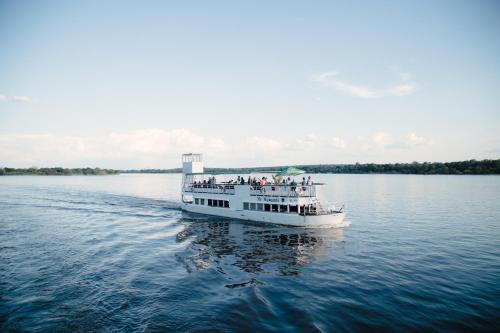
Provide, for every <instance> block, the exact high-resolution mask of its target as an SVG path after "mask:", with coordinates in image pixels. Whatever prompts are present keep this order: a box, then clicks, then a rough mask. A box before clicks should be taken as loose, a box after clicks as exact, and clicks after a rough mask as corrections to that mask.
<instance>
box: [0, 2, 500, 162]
mask: <svg viewBox="0 0 500 333" xmlns="http://www.w3.org/2000/svg"><path fill="white" fill-rule="evenodd" d="M499 36H500V2H498V1H485V0H478V1H460V0H453V1H446V0H442V1H421V0H419V1H405V0H401V1H125V0H122V1H72V0H69V1H17V0H13V1H5V0H0V167H1V166H9V167H53V166H62V167H86V166H90V167H102V168H116V169H129V168H173V167H179V166H180V164H181V159H180V155H181V154H182V153H187V152H199V153H203V154H204V159H205V164H206V165H208V166H212V167H244V166H271V165H293V164H327V163H355V162H360V163H366V162H373V163H388V162H413V161H420V162H423V161H458V160H469V159H495V158H500V39H499Z"/></svg>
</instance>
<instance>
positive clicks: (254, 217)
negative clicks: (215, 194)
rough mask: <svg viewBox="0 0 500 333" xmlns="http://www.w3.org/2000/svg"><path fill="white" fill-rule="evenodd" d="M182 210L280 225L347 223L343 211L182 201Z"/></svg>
mask: <svg viewBox="0 0 500 333" xmlns="http://www.w3.org/2000/svg"><path fill="white" fill-rule="evenodd" d="M181 208H182V210H184V211H187V212H192V213H198V214H206V215H212V216H222V217H229V218H234V219H240V220H247V221H255V222H265V223H273V224H280V225H288V226H296V227H312V228H340V227H345V226H347V225H348V222H347V221H345V213H341V212H339V213H331V214H324V215H305V216H304V215H299V214H290V213H277V212H273V213H271V212H262V211H248V210H231V209H228V208H222V207H220V208H219V207H207V206H200V205H193V204H189V203H182V206H181Z"/></svg>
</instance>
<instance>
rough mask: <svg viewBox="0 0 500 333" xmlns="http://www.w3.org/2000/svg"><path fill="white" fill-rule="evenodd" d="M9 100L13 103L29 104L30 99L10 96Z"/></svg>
mask: <svg viewBox="0 0 500 333" xmlns="http://www.w3.org/2000/svg"><path fill="white" fill-rule="evenodd" d="M10 100H11V101H12V102H14V103H31V98H29V97H28V96H12V97H11V98H10Z"/></svg>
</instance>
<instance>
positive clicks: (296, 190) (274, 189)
mask: <svg viewBox="0 0 500 333" xmlns="http://www.w3.org/2000/svg"><path fill="white" fill-rule="evenodd" d="M250 195H254V196H270V197H315V196H316V186H315V185H257V186H251V187H250Z"/></svg>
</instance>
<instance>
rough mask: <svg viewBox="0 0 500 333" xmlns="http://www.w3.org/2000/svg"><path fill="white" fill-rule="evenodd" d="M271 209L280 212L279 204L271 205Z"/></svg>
mask: <svg viewBox="0 0 500 333" xmlns="http://www.w3.org/2000/svg"><path fill="white" fill-rule="evenodd" d="M271 209H272V211H273V212H278V211H279V209H278V205H271Z"/></svg>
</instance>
